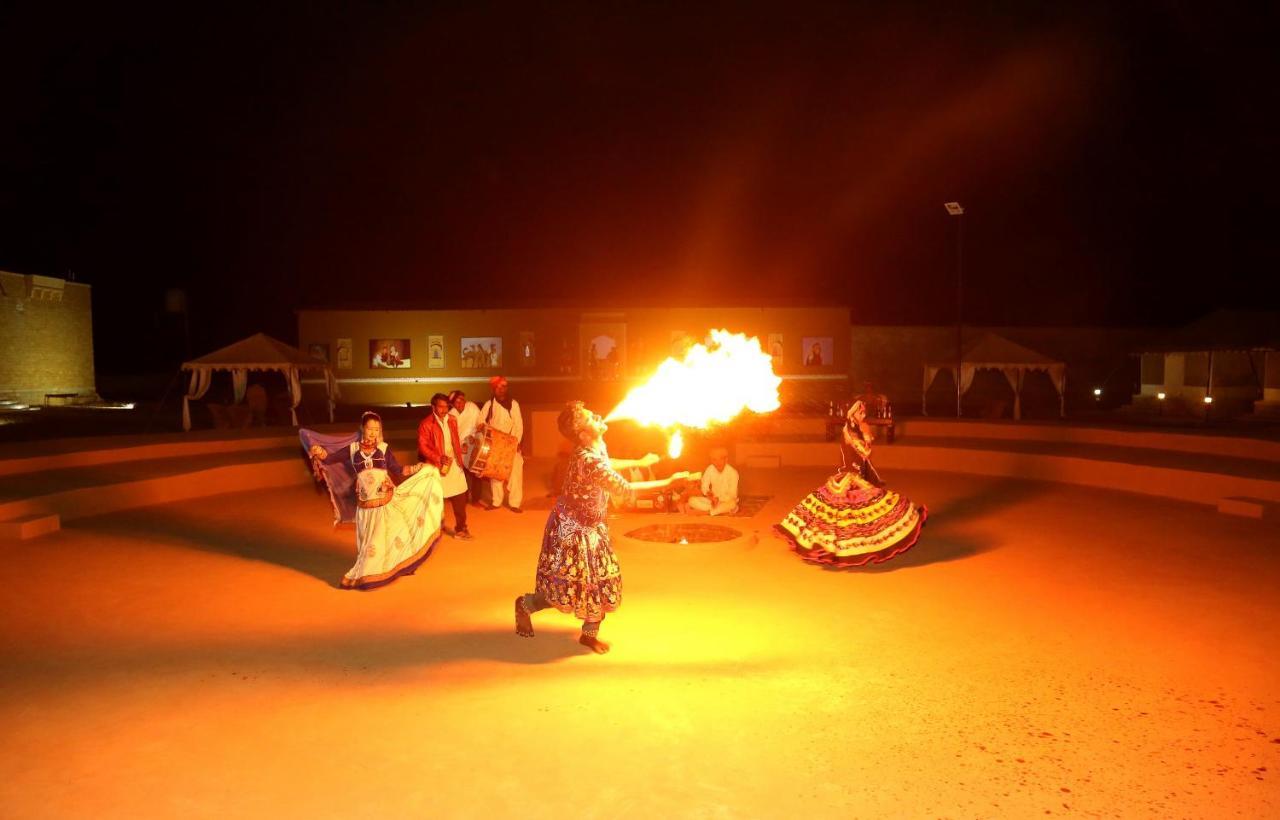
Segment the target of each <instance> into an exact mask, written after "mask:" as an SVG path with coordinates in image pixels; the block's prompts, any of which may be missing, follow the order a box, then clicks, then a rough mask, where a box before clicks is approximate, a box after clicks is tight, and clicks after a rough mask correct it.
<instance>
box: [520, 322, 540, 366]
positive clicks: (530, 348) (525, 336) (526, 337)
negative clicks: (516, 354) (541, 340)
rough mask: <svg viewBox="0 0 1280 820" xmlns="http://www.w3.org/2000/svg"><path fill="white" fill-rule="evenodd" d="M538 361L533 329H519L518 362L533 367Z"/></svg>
mask: <svg viewBox="0 0 1280 820" xmlns="http://www.w3.org/2000/svg"><path fill="white" fill-rule="evenodd" d="M537 363H538V347H537V344H536V342H535V341H534V337H533V331H531V330H522V331H520V364H522V365H524V366H525V367H533V366H534V365H535V364H537Z"/></svg>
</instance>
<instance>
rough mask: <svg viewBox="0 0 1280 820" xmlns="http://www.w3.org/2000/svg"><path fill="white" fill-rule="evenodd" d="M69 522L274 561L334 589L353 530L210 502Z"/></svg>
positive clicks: (351, 548) (321, 517)
mask: <svg viewBox="0 0 1280 820" xmlns="http://www.w3.org/2000/svg"><path fill="white" fill-rule="evenodd" d="M327 513H328V510H327V509H321V510H320V512H319V514H318V516H317V521H318V522H324V521H325V516H326V515H327ZM75 525H76V526H81V527H84V528H85V529H89V530H92V531H94V532H99V533H103V534H105V535H113V536H118V537H122V538H136V539H138V540H140V541H143V542H149V543H153V544H156V543H158V544H167V545H172V546H175V547H180V548H194V549H198V550H201V551H204V552H212V553H217V554H219V555H231V556H235V557H237V558H244V559H247V560H250V561H263V562H266V563H270V564H276V565H277V566H282V567H286V568H288V569H292V570H294V571H296V572H300V573H302V574H304V575H310V576H311V577H313V578H316V579H318V580H320V581H323V582H325V583H326V584H327V585H329V586H331V587H334V588H338V586H339V583H338V582H339V580H340V579H341V578H342V575H343V573H345V572H346V571H347V570H348V569H350V568H351V564H352V562H353V561H354V560H355V533H354V531H353V530H352V528H351V526H350V525H344V526H342V527H339V528H338V529H337V530H336V532H335V531H334V530H332V529H331V528H330V527H329V526H328V525H327V524H325V523H318V524H317V526H316V527H314V528H305V529H297V528H293V527H289V526H288V525H287V524H286V523H284V522H281V521H278V520H271V519H269V518H267V517H265V516H263V517H258V516H254V517H251V518H245V517H243V516H236V517H232V516H227V515H219V511H218V509H217V508H216V506H214V507H211V508H210V509H208V510H207V511H205V512H204V513H202V514H201V515H199V516H195V515H188V514H184V513H183V512H182V511H181V510H179V509H174V508H172V507H152V508H148V509H144V510H138V511H134V512H130V513H117V514H112V515H106V516H101V517H99V518H93V519H88V520H86V521H84V522H75ZM338 542H345V543H346V546H345V548H343V549H342V550H341V551H339V549H338V548H336V544H337V543H338Z"/></svg>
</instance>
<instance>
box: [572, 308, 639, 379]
mask: <svg viewBox="0 0 1280 820" xmlns="http://www.w3.org/2000/svg"><path fill="white" fill-rule="evenodd" d="M578 339H579V343H580V344H581V347H582V365H583V375H584V376H585V377H586V378H588V379H591V380H593V381H614V380H616V379H620V378H622V375H623V371H624V369H625V368H626V365H627V363H626V358H627V356H626V352H627V326H626V325H625V324H623V323H621V322H607V323H606V322H600V323H590V324H582V325H579V327H578Z"/></svg>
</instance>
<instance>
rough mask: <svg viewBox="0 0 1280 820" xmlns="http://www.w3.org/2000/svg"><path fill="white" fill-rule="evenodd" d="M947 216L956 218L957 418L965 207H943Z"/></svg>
mask: <svg viewBox="0 0 1280 820" xmlns="http://www.w3.org/2000/svg"><path fill="white" fill-rule="evenodd" d="M943 207H944V208H946V209H947V214H948V215H950V216H954V217H955V218H956V418H960V417H961V415H962V413H963V410H962V407H961V398H962V397H963V392H962V391H961V389H960V382H961V381H962V380H963V379H962V377H961V375H960V374H961V372H962V371H963V370H964V207H963V206H961V205H960V203H959V202H948V203H946V204H944V205H943Z"/></svg>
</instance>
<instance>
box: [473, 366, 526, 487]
mask: <svg viewBox="0 0 1280 820" xmlns="http://www.w3.org/2000/svg"><path fill="white" fill-rule="evenodd" d="M489 385H490V386H491V387H492V388H493V398H491V399H489V400H488V401H487V402H485V403H484V406H483V407H481V408H480V424H487V425H489V426H491V427H493V429H495V430H499V431H501V432H503V433H507V434H509V435H512V436H515V439H516V453H515V457H514V458H513V459H512V460H511V475H510V476H508V478H507V480H506V481H505V482H502V481H498V480H497V479H496V478H495V479H490V480H489V487H490V489H491V490H492V491H493V504H491V505H490V506H489V509H491V510H492V509H497V508H498V507H501V506H502V502H503V500H504V499H505V500H506V502H507V504H508V506H510V507H511V511H512V512H524V510H522V509H521V508H520V503H521V502H522V501H524V456H522V455H521V454H520V445H521V444H523V442H524V419H523V418H522V417H521V415H520V403H519V402H517V401H516V400H515V399H512V398H509V397H508V395H507V379H506V377H505V376H494V377H493V378H492V379H489Z"/></svg>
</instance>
